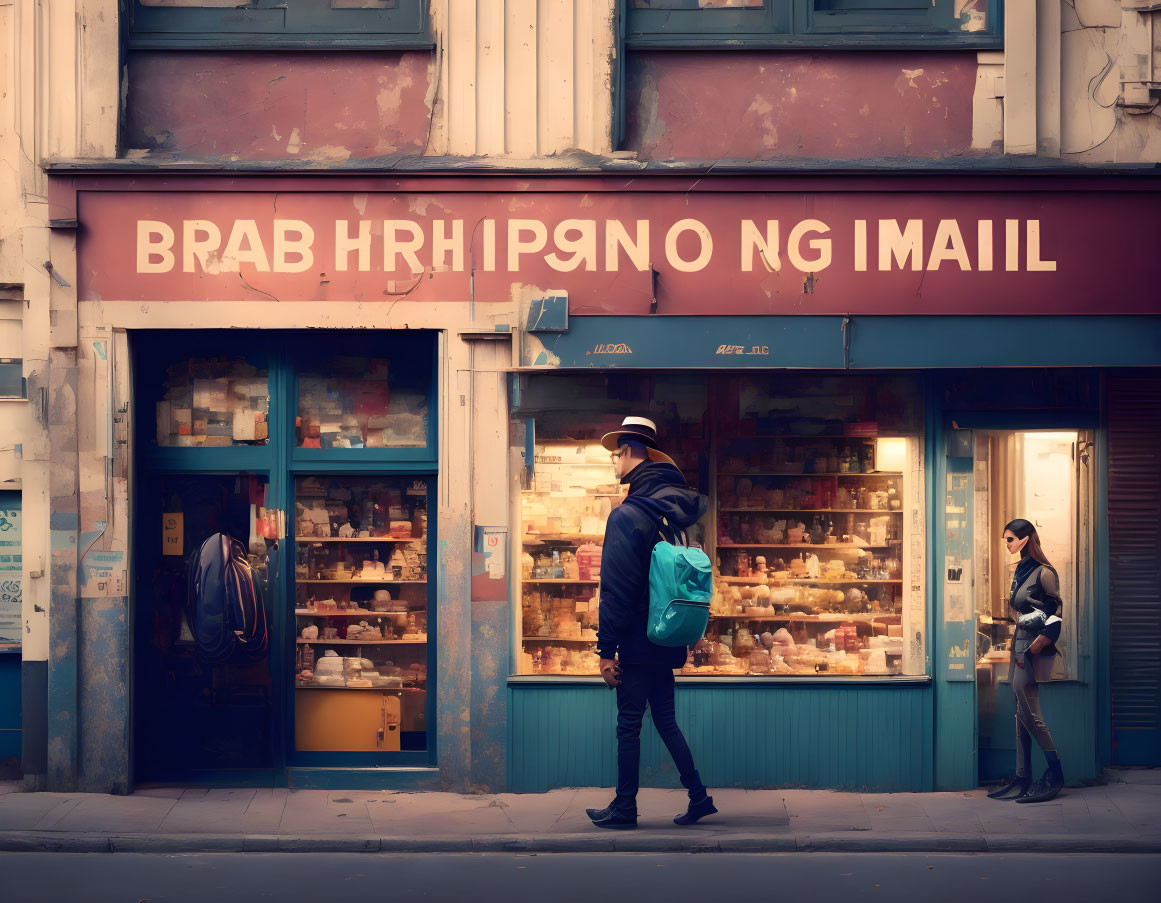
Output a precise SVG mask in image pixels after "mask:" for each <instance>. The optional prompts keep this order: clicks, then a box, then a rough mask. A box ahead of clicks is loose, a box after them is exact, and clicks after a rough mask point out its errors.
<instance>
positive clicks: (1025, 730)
mask: <svg viewBox="0 0 1161 903" xmlns="http://www.w3.org/2000/svg"><path fill="white" fill-rule="evenodd" d="M1054 658H1055V656H1052V655H1029V656H1027V657H1026V658H1025V663H1024V667H1023V668H1021V667H1020V666H1019V665H1017V664H1016V663H1015V662H1013V663H1012V692H1013V693H1015V694H1016V773H1017V774H1022V775H1023V774H1029V773H1030V772H1031V770H1032V740H1031V738H1032V737H1035V738H1036V742H1037V744H1039V746H1040V748H1041V749H1042V750H1044V752H1055V751H1056V744H1055V743H1053V742H1052V734H1051V733H1050V732H1049V730H1048V725H1047V724H1045V723H1044V716H1043V714H1041V712H1040V685H1039V684H1038V683H1037V682H1036V671H1038V670H1039V671H1041V673H1044V671H1045V670H1049V671H1050V670H1051V668H1052V662H1053V659H1054ZM1029 659H1031V661H1029ZM1041 660H1042V661H1041Z"/></svg>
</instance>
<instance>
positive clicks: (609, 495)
mask: <svg viewBox="0 0 1161 903" xmlns="http://www.w3.org/2000/svg"><path fill="white" fill-rule="evenodd" d="M578 488H580V487H578ZM520 494H521V495H525V496H530V497H535V496H539V495H546V496H551V495H552V493H551V492H549V491H547V490H544V489H521V490H520ZM584 497H585V498H590V499H622V498H624V497H625V493H624V492H589V491H588V490H585V491H584Z"/></svg>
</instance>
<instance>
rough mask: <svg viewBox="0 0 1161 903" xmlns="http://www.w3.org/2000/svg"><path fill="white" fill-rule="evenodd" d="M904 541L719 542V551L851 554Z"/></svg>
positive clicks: (885, 547) (887, 547)
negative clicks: (862, 543) (872, 543)
mask: <svg viewBox="0 0 1161 903" xmlns="http://www.w3.org/2000/svg"><path fill="white" fill-rule="evenodd" d="M901 542H902V540H895V541H894V542H892V543H889V544H888V545H884V546H858V545H852V544H850V543H837V542H832V543H820V544H818V545H815V544H810V543H803V542H798V543H782V544H781V545H771V544H769V543H763V542H719V543H718V548H719V549H798V550H799V551H814V550H816V549H827V550H829V551H832V552H850V551H854V550H856V549H858V550H869V549H889V548H891V546H893V545H896V546H897V545H899V544H900V543H901Z"/></svg>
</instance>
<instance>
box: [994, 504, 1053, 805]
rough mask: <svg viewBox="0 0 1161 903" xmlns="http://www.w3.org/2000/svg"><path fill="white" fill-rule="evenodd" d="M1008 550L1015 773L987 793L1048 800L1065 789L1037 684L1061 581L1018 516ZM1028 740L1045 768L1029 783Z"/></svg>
mask: <svg viewBox="0 0 1161 903" xmlns="http://www.w3.org/2000/svg"><path fill="white" fill-rule="evenodd" d="M1004 542H1005V543H1006V544H1007V546H1008V552H1009V554H1012V555H1019V556H1020V561H1019V563H1017V565H1016V573H1015V575H1014V576H1013V577H1012V594H1011V597H1010V598H1009V600H1008V604H1009V605H1010V606H1011V607H1012V610H1013V611H1014V612H1015V614H1016V636H1015V638H1014V639H1013V641H1012V662H1011V665H1010V666H1009V671H1008V682H1009V683H1011V685H1012V692H1013V693H1015V694H1016V757H1017V758H1016V773H1015V774H1014V775H1013V776H1012V777H1011V778H1010V779H1009V780H1008V781H1007V782H1006V783H1005V784H1004V785H1003V786H1001V787H997V788H996V789H995V790H993V791H991V792H990V793H989V794H988V796H989V797H991V798H992V799H1015V800H1016V802H1018V803H1040V802H1044V801H1045V800H1050V799H1052V798H1053V797H1054V796H1056V794H1057V793H1059V792H1060V788H1061V787H1063V786H1064V775H1063V773H1062V771H1061V768H1060V756H1059V755H1057V752H1056V745H1055V744H1054V743H1053V742H1052V734H1051V733H1050V732H1049V730H1048V725H1046V724H1045V723H1044V716H1043V715H1042V714H1041V712H1040V685H1039V683H1038V681H1041V680H1048V678H1049V677H1050V676H1051V674H1052V666H1053V663H1054V659H1055V658H1056V653H1057V649H1056V641H1057V640H1058V639H1059V638H1060V627H1061V621H1060V609H1061V601H1060V578H1059V576H1058V575H1057V573H1056V569H1055V568H1053V567H1052V564H1051V562H1049V560H1048V557H1047V556H1046V555H1045V554H1044V550H1043V549H1042V548H1041V547H1040V537H1039V535H1037V533H1036V528H1035V527H1034V526H1033V525H1032V524H1031V523H1030V522H1029V521H1026V520H1024V519H1023V518H1016V519H1015V520H1013V521H1010V522H1009V523H1008V525H1007V526H1006V527H1004ZM1032 737H1035V738H1036V742H1037V743H1038V744H1039V745H1040V749H1041V750H1043V751H1044V758H1045V759H1047V760H1048V769H1047V770H1046V771H1045V772H1044V774H1043V776H1041V778H1040V780H1038V781H1036V782H1035V783H1033V782H1032V774H1031V773H1032V739H1031V738H1032Z"/></svg>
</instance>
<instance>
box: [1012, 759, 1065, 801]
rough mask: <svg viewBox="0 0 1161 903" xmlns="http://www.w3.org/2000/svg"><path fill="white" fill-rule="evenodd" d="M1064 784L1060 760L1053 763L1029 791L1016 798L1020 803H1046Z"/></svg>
mask: <svg viewBox="0 0 1161 903" xmlns="http://www.w3.org/2000/svg"><path fill="white" fill-rule="evenodd" d="M1063 786H1064V771H1063V770H1062V769H1061V767H1060V760H1057V761H1055V762H1053V763H1051V764H1050V765H1049V766H1048V768H1047V769H1046V770H1045V772H1044V774H1043V776H1041V778H1040V780H1038V781H1037V782H1036V783H1035V784H1033V785H1032V786H1031V787H1030V788H1028V791H1027V792H1026V793H1024V794H1022V795H1021V796H1019V797H1017V798H1016V802H1018V803H1046V802H1048V800H1050V799H1052V798H1053V797H1054V796H1056V794H1058V793H1060V788H1061V787H1063Z"/></svg>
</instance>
